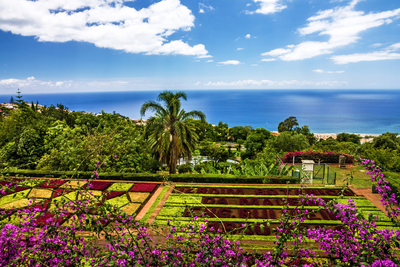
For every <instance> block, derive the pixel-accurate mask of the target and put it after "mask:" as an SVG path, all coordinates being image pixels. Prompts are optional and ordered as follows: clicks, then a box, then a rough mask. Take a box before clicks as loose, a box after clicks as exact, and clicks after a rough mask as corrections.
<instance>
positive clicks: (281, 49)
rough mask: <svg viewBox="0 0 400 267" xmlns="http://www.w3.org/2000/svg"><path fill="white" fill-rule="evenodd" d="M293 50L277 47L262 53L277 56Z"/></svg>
mask: <svg viewBox="0 0 400 267" xmlns="http://www.w3.org/2000/svg"><path fill="white" fill-rule="evenodd" d="M291 51H292V49H284V48H277V49H274V50H271V51H269V52H265V53H262V54H261V55H262V56H271V57H275V56H280V55H284V54H287V53H289V52H291Z"/></svg>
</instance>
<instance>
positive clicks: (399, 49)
mask: <svg viewBox="0 0 400 267" xmlns="http://www.w3.org/2000/svg"><path fill="white" fill-rule="evenodd" d="M399 73H400V1H398V0H384V1H383V0H331V1H329V0H201V1H195V0H181V1H179V0H163V1H160V0H135V1H128V0H12V1H10V0H0V94H11V93H12V94H14V93H15V91H16V90H17V88H20V89H21V91H22V92H24V93H25V94H27V93H57V92H84V91H134V90H164V89H168V90H187V89H196V90H209V89H308V88H309V89H325V88H329V89H332V88H338V89H400V75H399Z"/></svg>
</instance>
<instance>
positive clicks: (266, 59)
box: [261, 58, 276, 62]
mask: <svg viewBox="0 0 400 267" xmlns="http://www.w3.org/2000/svg"><path fill="white" fill-rule="evenodd" d="M275 60H276V58H263V59H261V61H265V62H269V61H275Z"/></svg>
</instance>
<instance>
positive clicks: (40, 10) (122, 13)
mask: <svg viewBox="0 0 400 267" xmlns="http://www.w3.org/2000/svg"><path fill="white" fill-rule="evenodd" d="M54 11H57V12H54ZM0 18H1V19H0V29H1V30H3V31H10V32H12V33H13V34H19V35H22V36H34V37H36V38H37V40H38V41H40V42H68V41H78V42H88V43H93V44H95V45H96V46H97V47H101V48H110V49H116V50H122V51H125V52H128V53H146V54H174V55H196V56H199V55H207V53H208V52H207V50H206V49H205V47H204V45H202V44H197V45H194V46H190V45H189V44H187V43H185V42H184V41H182V40H172V41H171V40H168V37H169V36H171V35H172V34H173V33H175V32H177V31H190V29H191V28H192V27H194V19H195V17H194V16H193V14H192V12H191V11H190V10H189V9H188V8H187V7H186V6H184V5H182V4H181V3H180V1H179V0H162V1H159V2H157V3H154V4H152V5H150V6H149V7H147V8H142V9H140V10H136V9H135V8H132V7H128V6H125V5H124V0H81V1H78V0H69V1H67V0H51V1H25V0H13V1H0Z"/></svg>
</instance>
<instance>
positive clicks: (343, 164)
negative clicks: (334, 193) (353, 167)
mask: <svg viewBox="0 0 400 267" xmlns="http://www.w3.org/2000/svg"><path fill="white" fill-rule="evenodd" d="M344 167H346V157H345V156H344V155H340V156H339V168H344Z"/></svg>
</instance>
